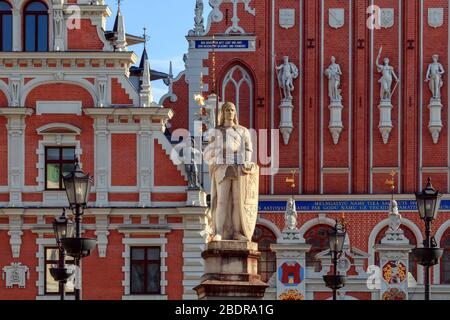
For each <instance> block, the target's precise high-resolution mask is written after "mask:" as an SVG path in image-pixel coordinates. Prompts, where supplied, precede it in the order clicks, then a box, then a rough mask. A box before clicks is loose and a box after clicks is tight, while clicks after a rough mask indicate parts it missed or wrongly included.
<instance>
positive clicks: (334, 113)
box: [328, 100, 344, 144]
mask: <svg viewBox="0 0 450 320" xmlns="http://www.w3.org/2000/svg"><path fill="white" fill-rule="evenodd" d="M328 108H329V109H330V124H329V125H328V129H330V133H331V137H332V138H333V143H334V144H338V143H339V137H340V136H341V133H342V130H343V129H344V125H343V124H342V109H343V108H344V106H343V105H342V102H341V101H340V100H336V101H331V104H330V105H329V106H328Z"/></svg>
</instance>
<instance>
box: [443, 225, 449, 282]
mask: <svg viewBox="0 0 450 320" xmlns="http://www.w3.org/2000/svg"><path fill="white" fill-rule="evenodd" d="M441 248H442V249H444V254H443V255H442V258H441V284H450V229H447V231H446V232H445V233H444V236H443V237H442V240H441Z"/></svg>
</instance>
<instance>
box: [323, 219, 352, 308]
mask: <svg viewBox="0 0 450 320" xmlns="http://www.w3.org/2000/svg"><path fill="white" fill-rule="evenodd" d="M346 234H347V231H346V230H345V225H344V224H343V223H338V221H337V220H336V225H335V226H334V229H333V230H331V231H330V232H329V233H328V244H329V247H330V254H331V258H332V260H333V275H326V276H323V279H324V281H325V285H326V286H327V287H328V288H330V289H332V290H333V300H336V292H337V290H338V289H341V288H342V287H344V286H345V281H346V277H345V276H341V275H338V274H337V273H338V272H337V261H338V260H339V258H340V257H341V255H342V253H343V250H344V241H345V236H346Z"/></svg>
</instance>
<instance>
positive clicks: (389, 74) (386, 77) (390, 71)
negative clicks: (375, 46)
mask: <svg viewBox="0 0 450 320" xmlns="http://www.w3.org/2000/svg"><path fill="white" fill-rule="evenodd" d="M382 51H383V47H381V48H380V51H379V52H378V56H377V60H376V65H377V69H378V72H379V73H381V74H382V77H381V78H380V80H378V82H379V83H380V84H381V91H380V98H381V100H382V101H383V100H384V101H390V100H391V97H392V94H393V93H394V91H395V88H394V90H392V78H394V79H395V80H396V81H397V84H398V82H399V79H398V77H397V75H396V74H395V71H394V68H393V67H392V66H390V65H389V58H384V60H383V62H384V64H383V65H381V64H380V63H379V61H380V57H381V52H382ZM396 87H397V85H396Z"/></svg>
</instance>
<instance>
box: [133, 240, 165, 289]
mask: <svg viewBox="0 0 450 320" xmlns="http://www.w3.org/2000/svg"><path fill="white" fill-rule="evenodd" d="M130 249H131V257H130V269H131V270H130V293H131V294H161V270H160V269H161V257H160V255H161V248H160V247H131V248H130Z"/></svg>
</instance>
